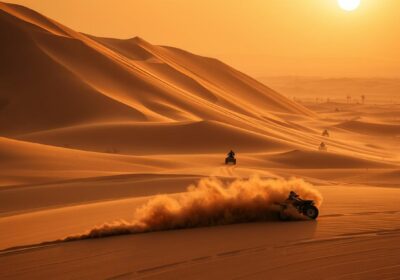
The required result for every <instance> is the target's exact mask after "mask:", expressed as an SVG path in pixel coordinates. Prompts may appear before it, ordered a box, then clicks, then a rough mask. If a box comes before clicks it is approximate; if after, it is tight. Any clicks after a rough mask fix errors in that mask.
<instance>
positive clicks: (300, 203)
mask: <svg viewBox="0 0 400 280" xmlns="http://www.w3.org/2000/svg"><path fill="white" fill-rule="evenodd" d="M279 205H280V206H281V210H280V212H279V219H280V220H282V221H286V220H288V219H289V218H290V215H289V213H288V207H289V206H293V207H294V208H295V209H296V210H297V211H298V212H299V213H300V214H302V215H304V216H306V217H307V218H309V219H312V220H315V219H317V217H318V214H319V210H318V208H317V207H316V206H315V202H314V201H313V200H303V199H297V200H295V201H288V200H287V201H286V202H285V203H280V204H279Z"/></svg>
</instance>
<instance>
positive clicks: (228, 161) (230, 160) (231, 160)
mask: <svg viewBox="0 0 400 280" xmlns="http://www.w3.org/2000/svg"><path fill="white" fill-rule="evenodd" d="M225 164H233V165H236V158H234V157H227V158H225Z"/></svg>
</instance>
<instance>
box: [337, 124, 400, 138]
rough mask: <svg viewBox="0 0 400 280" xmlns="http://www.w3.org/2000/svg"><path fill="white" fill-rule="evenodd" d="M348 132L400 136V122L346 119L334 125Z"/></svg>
mask: <svg viewBox="0 0 400 280" xmlns="http://www.w3.org/2000/svg"><path fill="white" fill-rule="evenodd" d="M336 127H339V128H343V129H346V130H348V131H350V132H356V133H362V134H367V135H377V136H392V137H393V136H395V137H397V136H400V124H398V125H396V124H387V123H373V122H362V121H348V122H344V123H341V124H338V125H336Z"/></svg>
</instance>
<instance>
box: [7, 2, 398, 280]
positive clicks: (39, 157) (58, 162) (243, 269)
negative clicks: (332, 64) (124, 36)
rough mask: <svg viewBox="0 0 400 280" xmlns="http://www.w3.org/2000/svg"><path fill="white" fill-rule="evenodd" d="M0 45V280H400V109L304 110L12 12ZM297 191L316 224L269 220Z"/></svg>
mask: <svg viewBox="0 0 400 280" xmlns="http://www.w3.org/2000/svg"><path fill="white" fill-rule="evenodd" d="M0 37H1V41H2V44H1V50H2V51H1V52H0V56H1V57H0V58H1V59H0V61H1V67H0V74H1V75H0V77H1V78H0V79H1V86H0V133H1V134H0V136H1V137H0V164H1V169H0V229H1V230H0V278H1V279H142V278H146V279H299V278H300V279H301V278H307V279H399V273H400V245H399V244H400V227H399V225H400V206H399V203H398V202H399V197H400V189H399V187H400V183H399V182H400V145H399V143H400V118H399V117H398V116H400V105H399V104H396V103H395V102H387V103H384V102H381V103H379V104H375V103H368V99H367V102H366V104H357V103H354V102H353V103H348V104H347V103H346V101H345V100H343V102H340V101H337V100H334V101H331V102H325V101H324V102H322V101H319V102H314V97H313V98H311V99H310V100H313V102H310V100H309V101H307V100H305V101H303V102H301V103H300V102H296V101H294V100H292V99H291V98H288V97H285V96H284V95H283V94H280V93H278V92H277V91H275V90H273V89H272V88H270V87H268V86H266V85H264V84H262V83H260V82H258V81H256V80H254V79H253V78H251V77H249V76H247V75H245V74H243V73H241V72H240V71H237V70H235V69H233V68H232V67H230V66H228V65H226V64H224V63H223V62H221V61H219V60H217V59H213V58H208V57H201V56H198V55H194V54H191V53H189V52H187V51H184V50H180V49H176V48H172V47H165V46H155V45H152V44H150V43H149V42H147V41H145V40H144V39H142V38H138V37H136V38H132V39H129V40H119V39H111V38H99V37H94V36H91V35H87V34H82V33H79V32H76V31H74V30H71V29H70V28H68V27H66V26H64V25H62V24H60V23H58V22H56V21H54V20H52V19H50V18H47V17H46V16H44V15H41V14H38V13H36V12H35V11H32V10H30V9H28V8H25V7H22V6H17V5H12V4H5V3H0ZM266 83H267V81H266ZM381 94H382V96H384V95H385V92H384V91H383V92H382V93H381ZM333 99H334V98H333ZM389 99H390V100H392V99H393V92H392V91H389V92H387V99H386V100H389ZM381 100H384V98H382V99H381ZM325 129H328V131H329V134H330V135H329V137H327V136H322V131H323V130H325ZM321 142H325V143H326V145H327V147H328V151H326V152H324V151H319V150H318V147H319V144H320V143H321ZM230 149H233V150H234V151H235V152H236V153H237V159H238V164H237V165H236V166H226V165H225V164H224V158H225V156H226V153H227V152H228V151H229V150H230ZM254 176H256V177H254ZM210 178H211V179H210ZM212 178H215V179H212ZM249 178H250V179H249ZM251 178H253V179H251ZM254 178H256V179H254ZM291 178H298V179H291ZM204 180H206V181H204ZM207 180H216V181H215V182H218V183H215V182H214V181H212V182H214V183H209V184H211V185H212V186H213V187H211V188H207V190H206V191H205V192H199V193H198V194H200V195H198V194H197V193H196V191H193V190H196V188H194V189H193V187H192V189H188V187H189V186H191V185H192V186H193V185H194V186H196V185H198V184H200V185H201V184H202V183H199V182H208V181H207ZM248 180H250V181H248ZM252 180H254V181H252ZM271 180H272V181H271ZM274 180H277V181H274ZM288 180H289V181H288ZM290 180H294V181H290ZM297 180H300V181H297ZM274 182H280V183H274ZM293 182H294V183H293ZM299 182H301V183H299ZM231 184H233V187H231V190H230V191H229V192H227V193H225V189H226V188H228V186H232V185H231ZM235 184H236V185H235ZM271 184H273V185H274V184H276V186H275V185H274V186H275V187H273V188H272V189H273V193H267V194H265V193H263V190H265V188H264V187H265V186H269V185H271ZM286 185H288V186H286ZM291 186H294V187H295V188H298V190H299V192H300V194H303V195H304V196H308V197H311V198H313V199H317V200H318V205H319V206H320V216H319V218H318V219H317V220H316V221H308V220H304V219H296V220H294V221H289V222H281V221H278V220H277V219H276V218H274V217H272V216H268V217H267V216H266V217H264V216H263V215H262V213H261V214H260V211H261V210H263V209H264V208H263V207H264V206H263V204H262V203H264V202H268V203H270V202H271V201H272V198H274V199H278V200H281V199H284V197H285V196H286V194H287V192H288V190H289V188H290V187H291ZM236 187H237V188H236ZM219 188H221V189H219ZM197 190H199V187H198V189H197ZM216 190H219V191H220V192H218V191H216ZM238 190H240V191H238ZM193 192H194V194H193ZM221 193H222V194H221ZM160 195H161V196H160ZM202 195H203V196H202ZM164 202H165V203H166V202H168V203H169V204H168V203H166V204H165V205H170V206H168V207H171V208H168V207H167V206H165V207H164V206H163V205H164V204H163V203H164ZM260 203H261V204H260ZM146 205H147V206H146ZM149 205H150V206H149ZM152 205H153V206H152ZM154 205H155V206H154ZM171 205H172V206H171ZM143 207H147V208H143ZM163 207H164V208H168V209H167V210H166V209H164V208H163ZM137 209H142V212H140V210H138V211H139V212H138V211H136V210H137ZM143 209H145V210H143ZM160 209H161V210H160ZM171 209H172V210H171ZM224 209H230V210H232V209H233V210H232V212H230V213H229V214H230V215H231V214H232V213H233V214H232V215H233V216H230V218H227V217H228V216H229V215H227V214H226V213H225V214H224V215H222V216H218V219H217V218H215V217H216V215H217V214H216V213H219V212H218V211H220V212H221V211H222V212H224V211H225V210H224ZM260 209H261V210H260ZM268 209H269V208H268ZM156 210H157V211H156ZM236 210H238V212H237V211H236ZM146 211H147V212H146ZM174 211H175V212H174ZM179 211H180V212H179ZM185 211H186V212H185ZM235 211H236V212H235ZM246 211H247V212H246ZM268 211H269V210H268ZM150 212H151V213H150ZM138 213H142V215H145V220H146V219H147V220H149V221H150V223H152V224H151V225H150V226H149V224H146V227H145V228H146V230H142V229H143V226H137V225H138V224H137V222H135V221H137V217H135V215H138ZM143 213H144V214H143ZM171 213H172V214H171ZM176 213H178V214H179V215H178V214H176ZM182 213H184V216H182V215H181V214H182ZM188 213H189V214H188ZM248 213H250V214H251V215H250V214H249V215H248ZM253 214H254V215H253ZM152 215H153V216H152ZM163 215H164V216H163ZM218 215H219V214H218ZM235 215H237V216H235ZM260 215H261V216H263V217H261V218H263V219H261V221H260V219H259V218H260ZM238 216H240V217H238ZM149 217H150V218H151V219H150V218H149ZM193 217H197V218H193ZM221 217H222V218H221ZM142 218H143V217H142ZM153 218H154V219H153ZM214 218H215V219H214ZM213 219H214V220H213ZM147 220H146V221H147ZM211 220H213V222H212V221H211ZM138 228H139V230H138ZM177 228H179V229H177ZM93 229H100V230H106V231H107V232H110V231H111V232H113V234H107V235H112V236H108V237H103V238H90V237H91V236H88V235H87V234H88V233H90V232H91V231H93ZM121 229H124V230H121ZM126 229H128V230H126ZM142 231H145V232H144V233H143V232H142ZM127 233H129V234H127ZM100 235H101V234H100ZM66 238H67V239H69V240H71V239H74V240H73V241H68V242H66V241H65V239H66ZM63 240H64V241H63Z"/></svg>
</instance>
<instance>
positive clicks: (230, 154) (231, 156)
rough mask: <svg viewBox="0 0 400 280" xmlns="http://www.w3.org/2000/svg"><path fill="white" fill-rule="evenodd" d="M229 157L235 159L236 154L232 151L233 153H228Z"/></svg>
mask: <svg viewBox="0 0 400 280" xmlns="http://www.w3.org/2000/svg"><path fill="white" fill-rule="evenodd" d="M228 157H230V158H234V157H235V152H234V151H232V150H231V151H230V152H229V153H228Z"/></svg>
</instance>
